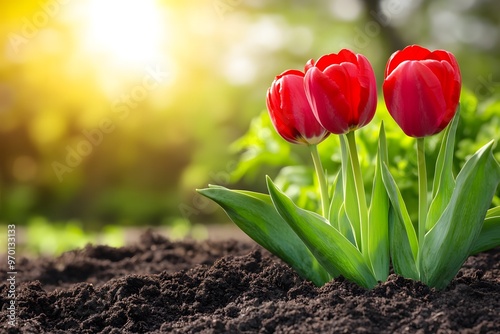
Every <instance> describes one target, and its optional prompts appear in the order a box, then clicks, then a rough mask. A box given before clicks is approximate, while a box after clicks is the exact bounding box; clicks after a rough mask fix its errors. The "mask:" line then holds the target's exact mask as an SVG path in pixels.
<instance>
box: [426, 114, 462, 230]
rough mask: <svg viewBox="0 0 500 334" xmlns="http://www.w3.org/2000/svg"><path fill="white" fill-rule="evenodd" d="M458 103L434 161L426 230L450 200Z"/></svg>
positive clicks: (453, 186) (435, 220)
mask: <svg viewBox="0 0 500 334" xmlns="http://www.w3.org/2000/svg"><path fill="white" fill-rule="evenodd" d="M459 111H460V105H459V106H458V110H457V113H456V114H455V117H454V118H453V121H452V122H451V124H450V125H449V126H448V127H447V128H446V131H445V133H444V137H443V141H442V142H441V147H440V149H439V154H438V158H437V161H436V170H435V177H434V183H433V186H432V202H431V205H430V207H429V211H428V214H427V221H426V230H427V231H428V230H430V229H431V228H432V227H433V226H434V224H435V223H436V222H437V221H438V219H439V217H441V215H442V214H443V212H444V210H445V209H446V206H447V205H448V202H449V201H450V198H451V195H452V193H453V189H454V188H455V178H454V177H453V170H452V169H453V152H454V146H455V134H456V132H457V126H458V120H459V118H460V117H459Z"/></svg>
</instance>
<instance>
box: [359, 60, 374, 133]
mask: <svg viewBox="0 0 500 334" xmlns="http://www.w3.org/2000/svg"><path fill="white" fill-rule="evenodd" d="M356 57H357V58H358V70H359V74H358V80H359V83H360V85H361V92H360V99H359V108H360V109H361V110H359V120H358V127H362V126H364V125H366V124H368V123H369V122H370V121H371V120H372V119H373V116H375V110H376V109H377V82H376V80H375V73H374V72H373V68H372V66H371V65H370V62H369V61H368V59H366V57H364V56H363V55H360V54H358V55H357V56H356Z"/></svg>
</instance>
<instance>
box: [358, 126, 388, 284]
mask: <svg viewBox="0 0 500 334" xmlns="http://www.w3.org/2000/svg"><path fill="white" fill-rule="evenodd" d="M382 161H383V162H385V163H387V143H386V141H385V131H384V124H382V125H381V126H380V133H379V143H378V154H377V164H376V166H375V177H374V180H373V190H372V199H371V204H370V211H369V213H368V231H367V234H368V235H367V238H366V239H367V247H366V250H365V249H363V252H365V251H366V252H367V253H368V258H369V259H370V262H371V265H372V268H373V272H374V273H375V277H376V278H377V280H378V281H385V280H386V279H387V276H388V275H389V262H390V258H389V217H388V214H389V198H388V196H387V191H386V190H385V186H384V183H383V181H382Z"/></svg>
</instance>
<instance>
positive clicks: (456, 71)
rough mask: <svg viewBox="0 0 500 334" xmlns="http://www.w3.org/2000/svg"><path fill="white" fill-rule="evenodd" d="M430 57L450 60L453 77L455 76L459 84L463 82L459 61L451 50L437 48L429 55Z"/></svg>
mask: <svg viewBox="0 0 500 334" xmlns="http://www.w3.org/2000/svg"><path fill="white" fill-rule="evenodd" d="M428 59H435V60H444V61H446V62H448V63H449V64H450V65H451V67H452V68H453V77H454V78H455V81H457V82H458V83H459V85H461V84H462V78H461V76H460V67H459V66H458V62H457V60H456V58H455V56H454V55H453V54H452V53H451V52H448V51H444V50H436V51H433V52H432V53H431V54H430V55H429V57H428Z"/></svg>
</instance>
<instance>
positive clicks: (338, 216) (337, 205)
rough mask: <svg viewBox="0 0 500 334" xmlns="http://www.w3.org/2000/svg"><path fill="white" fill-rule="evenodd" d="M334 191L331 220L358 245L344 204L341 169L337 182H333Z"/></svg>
mask: <svg viewBox="0 0 500 334" xmlns="http://www.w3.org/2000/svg"><path fill="white" fill-rule="evenodd" d="M333 188H334V192H333V196H332V200H331V202H330V210H329V217H330V218H329V222H330V224H331V225H332V226H333V227H335V228H336V229H337V230H339V231H340V233H342V235H343V236H345V237H346V238H347V239H348V240H349V241H350V242H351V243H352V244H353V245H354V246H356V240H355V238H354V231H353V228H352V225H351V222H350V221H349V218H348V217H347V214H346V212H345V205H344V191H343V181H342V171H339V173H338V174H337V177H336V178H335V182H334V184H333Z"/></svg>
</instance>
